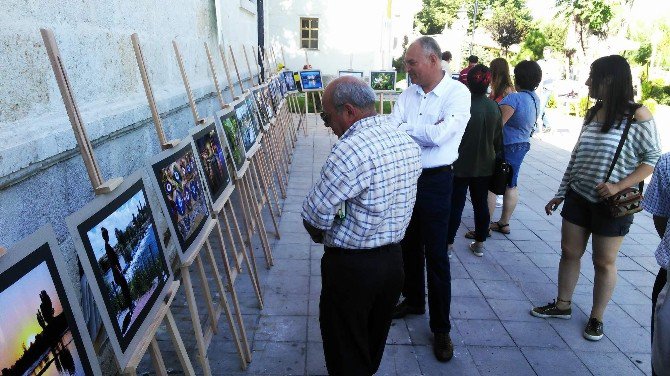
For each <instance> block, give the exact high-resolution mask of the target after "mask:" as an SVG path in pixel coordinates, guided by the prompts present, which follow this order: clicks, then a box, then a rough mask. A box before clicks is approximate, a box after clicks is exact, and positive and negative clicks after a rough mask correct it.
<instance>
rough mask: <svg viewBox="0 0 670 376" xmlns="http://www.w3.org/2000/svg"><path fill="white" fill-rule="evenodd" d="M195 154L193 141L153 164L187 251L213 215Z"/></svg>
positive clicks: (170, 214) (183, 246)
mask: <svg viewBox="0 0 670 376" xmlns="http://www.w3.org/2000/svg"><path fill="white" fill-rule="evenodd" d="M195 158H196V157H195V155H194V153H193V148H192V147H191V145H190V144H189V145H188V146H186V147H184V148H182V149H181V150H179V151H178V152H175V153H173V154H171V155H170V156H168V157H167V158H165V159H163V160H162V161H160V162H158V163H156V164H155V165H154V166H153V170H154V174H155V175H156V180H157V181H158V185H159V187H160V191H161V193H162V198H163V199H164V202H165V204H166V206H167V210H168V212H169V216H170V221H171V222H172V225H173V227H174V229H175V231H176V233H177V240H178V241H179V245H180V247H181V249H182V251H183V252H186V250H187V249H188V248H189V247H190V246H191V244H192V243H193V241H194V240H195V238H196V237H197V236H198V234H199V233H200V230H201V229H202V227H203V226H204V225H205V222H206V220H207V217H208V216H209V209H208V208H207V202H206V201H205V195H204V192H203V185H202V181H201V179H200V174H199V173H198V169H197V168H196V165H195Z"/></svg>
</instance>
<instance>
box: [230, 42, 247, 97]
mask: <svg viewBox="0 0 670 376" xmlns="http://www.w3.org/2000/svg"><path fill="white" fill-rule="evenodd" d="M228 49H229V50H230V57H231V59H233V67H235V73H236V74H237V83H238V84H239V85H240V90H241V91H242V94H244V86H242V77H241V76H240V70H239V69H237V61H236V60H235V53H234V52H233V46H231V45H228Z"/></svg>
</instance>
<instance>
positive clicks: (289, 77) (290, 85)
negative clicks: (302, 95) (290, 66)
mask: <svg viewBox="0 0 670 376" xmlns="http://www.w3.org/2000/svg"><path fill="white" fill-rule="evenodd" d="M282 78H283V79H284V83H285V84H286V91H287V92H289V93H292V92H295V91H298V87H297V86H296V84H295V78H293V72H292V71H284V72H282Z"/></svg>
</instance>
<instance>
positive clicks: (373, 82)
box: [370, 71, 396, 93]
mask: <svg viewBox="0 0 670 376" xmlns="http://www.w3.org/2000/svg"><path fill="white" fill-rule="evenodd" d="M395 80H396V72H395V71H372V72H370V86H372V90H374V91H376V92H381V93H388V92H395Z"/></svg>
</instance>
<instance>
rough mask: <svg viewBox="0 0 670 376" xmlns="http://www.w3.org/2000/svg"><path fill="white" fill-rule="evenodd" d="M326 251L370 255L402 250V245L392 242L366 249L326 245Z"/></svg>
mask: <svg viewBox="0 0 670 376" xmlns="http://www.w3.org/2000/svg"><path fill="white" fill-rule="evenodd" d="M324 249H325V251H326V253H335V254H343V255H369V254H373V253H383V252H392V251H400V245H399V244H397V243H391V244H387V245H383V246H381V247H376V248H366V249H347V248H338V247H327V246H326V247H324Z"/></svg>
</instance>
